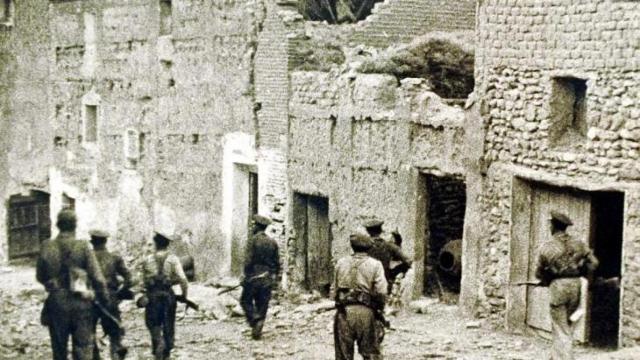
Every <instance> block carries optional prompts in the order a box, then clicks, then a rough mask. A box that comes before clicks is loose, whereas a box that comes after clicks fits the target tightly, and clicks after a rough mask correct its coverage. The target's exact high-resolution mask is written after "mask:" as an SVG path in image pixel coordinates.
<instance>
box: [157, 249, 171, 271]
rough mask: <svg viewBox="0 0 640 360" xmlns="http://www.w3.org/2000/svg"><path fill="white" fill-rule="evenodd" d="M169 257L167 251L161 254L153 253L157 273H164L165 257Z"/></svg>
mask: <svg viewBox="0 0 640 360" xmlns="http://www.w3.org/2000/svg"><path fill="white" fill-rule="evenodd" d="M168 257H169V253H166V254H164V255H162V256H158V254H156V255H155V259H156V267H157V271H158V272H157V275H160V276H162V275H164V263H165V262H166V261H167V258H168Z"/></svg>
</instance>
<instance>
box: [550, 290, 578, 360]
mask: <svg viewBox="0 0 640 360" xmlns="http://www.w3.org/2000/svg"><path fill="white" fill-rule="evenodd" d="M581 286H582V283H581V281H580V278H560V279H556V280H553V281H552V282H551V284H549V295H550V312H551V327H552V332H553V345H552V347H551V359H552V360H573V359H574V357H573V330H574V326H573V324H572V323H571V321H570V319H569V318H570V317H571V314H573V312H574V311H576V309H577V308H578V306H579V305H580V292H581Z"/></svg>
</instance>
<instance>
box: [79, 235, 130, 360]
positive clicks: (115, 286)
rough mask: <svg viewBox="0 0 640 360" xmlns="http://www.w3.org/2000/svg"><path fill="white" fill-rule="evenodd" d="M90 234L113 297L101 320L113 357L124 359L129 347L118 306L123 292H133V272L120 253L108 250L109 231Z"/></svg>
mask: <svg viewBox="0 0 640 360" xmlns="http://www.w3.org/2000/svg"><path fill="white" fill-rule="evenodd" d="M89 235H91V244H92V245H93V251H94V252H95V254H96V258H97V259H98V263H99V264H100V268H101V269H102V274H103V275H104V277H105V279H106V281H107V289H108V290H109V295H110V296H111V299H113V303H112V306H110V307H108V308H106V310H107V311H108V312H109V316H107V315H106V314H105V313H102V312H100V313H99V317H100V322H101V323H102V329H103V330H104V333H105V334H107V335H108V336H109V343H110V344H109V345H110V346H109V348H110V354H111V359H116V360H120V359H124V358H125V356H126V355H127V347H126V346H124V345H122V336H124V329H122V328H121V325H120V309H119V308H118V304H119V302H120V300H121V299H122V297H123V294H130V292H131V290H130V288H131V285H132V284H131V273H130V272H129V269H127V266H126V265H125V263H124V259H122V257H121V256H120V255H118V254H113V253H111V252H109V250H107V246H106V245H107V239H108V238H109V234H108V233H107V232H105V231H102V230H91V231H90V232H89ZM111 316H113V317H114V318H115V320H117V321H118V323H116V322H114V321H113V320H114V319H112V318H111ZM97 359H100V352H99V349H98V348H97V347H96V348H95V356H94V360H97Z"/></svg>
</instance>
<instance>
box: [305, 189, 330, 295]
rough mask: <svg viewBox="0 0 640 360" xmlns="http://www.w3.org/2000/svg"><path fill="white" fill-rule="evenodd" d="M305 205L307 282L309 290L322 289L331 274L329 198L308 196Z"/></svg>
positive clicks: (327, 283) (328, 282)
mask: <svg viewBox="0 0 640 360" xmlns="http://www.w3.org/2000/svg"><path fill="white" fill-rule="evenodd" d="M307 206H308V207H307V266H308V267H307V283H308V285H309V288H310V289H311V290H324V289H325V288H326V287H327V285H330V284H331V278H332V275H333V267H332V264H331V225H330V223H329V199H327V198H324V197H318V196H309V197H308V202H307Z"/></svg>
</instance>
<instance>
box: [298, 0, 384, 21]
mask: <svg viewBox="0 0 640 360" xmlns="http://www.w3.org/2000/svg"><path fill="white" fill-rule="evenodd" d="M382 1H383V0H298V11H299V12H300V14H302V16H304V18H305V19H306V20H312V21H326V22H328V23H329V24H344V23H355V22H358V21H361V20H364V19H366V18H367V16H369V15H371V10H372V9H373V7H374V5H375V4H376V3H379V2H382Z"/></svg>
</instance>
